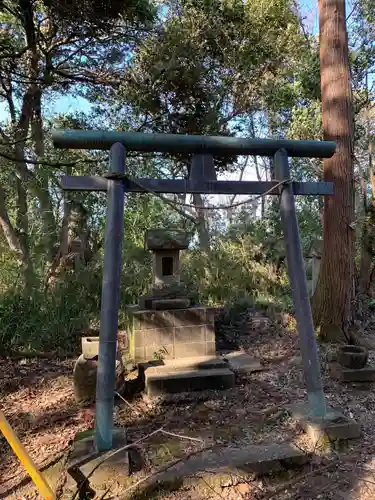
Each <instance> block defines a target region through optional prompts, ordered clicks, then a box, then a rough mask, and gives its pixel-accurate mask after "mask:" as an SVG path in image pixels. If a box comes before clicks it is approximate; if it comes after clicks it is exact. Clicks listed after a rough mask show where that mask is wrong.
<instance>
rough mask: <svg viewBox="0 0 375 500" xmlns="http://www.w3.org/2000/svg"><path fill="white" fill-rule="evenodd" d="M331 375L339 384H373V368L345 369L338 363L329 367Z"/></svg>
mask: <svg viewBox="0 0 375 500" xmlns="http://www.w3.org/2000/svg"><path fill="white" fill-rule="evenodd" d="M330 371H331V375H332V376H333V377H335V378H337V379H338V380H340V381H341V382H375V366H374V365H366V366H365V367H364V368H357V369H350V368H345V367H343V366H341V365H339V363H333V364H332V365H331V367H330Z"/></svg>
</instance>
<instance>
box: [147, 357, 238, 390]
mask: <svg viewBox="0 0 375 500" xmlns="http://www.w3.org/2000/svg"><path fill="white" fill-rule="evenodd" d="M140 371H141V376H142V377H143V378H144V384H145V387H146V392H147V395H148V396H159V395H162V394H176V393H180V392H194V391H204V390H208V389H212V390H224V389H230V388H232V387H234V385H235V377H234V373H233V372H232V371H231V370H229V369H228V368H227V365H226V363H225V362H224V361H223V360H221V359H219V358H215V357H213V358H209V357H203V358H202V357H197V358H189V359H184V360H170V361H167V360H166V362H165V364H159V365H158V366H155V364H154V363H144V364H142V365H140Z"/></svg>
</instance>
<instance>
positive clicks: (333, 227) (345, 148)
mask: <svg viewBox="0 0 375 500" xmlns="http://www.w3.org/2000/svg"><path fill="white" fill-rule="evenodd" d="M318 7H319V33H320V71H321V94H322V114H323V134H324V139H325V140H332V141H335V142H336V144H337V148H336V153H335V155H334V156H333V157H332V158H328V159H325V160H324V180H325V181H330V182H333V183H334V195H333V196H327V197H326V198H325V201H324V237H323V256H322V268H321V272H320V276H319V281H318V284H317V289H316V292H315V294H314V297H313V315H314V320H315V323H316V324H317V325H320V326H321V335H322V337H323V338H325V339H326V340H335V339H337V337H338V336H340V335H342V334H343V332H345V329H346V325H347V323H348V321H349V319H350V316H351V299H352V293H353V277H354V242H355V231H354V226H353V223H354V221H355V213H354V178H353V135H354V129H353V125H354V116H353V107H352V93H351V85H350V72H349V58H348V36H347V30H346V21H345V17H346V15H345V2H344V0H319V2H318Z"/></svg>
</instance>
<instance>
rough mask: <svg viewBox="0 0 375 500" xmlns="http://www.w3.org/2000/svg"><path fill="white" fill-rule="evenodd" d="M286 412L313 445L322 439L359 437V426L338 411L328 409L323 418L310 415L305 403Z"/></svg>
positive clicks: (292, 406)
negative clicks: (288, 412)
mask: <svg viewBox="0 0 375 500" xmlns="http://www.w3.org/2000/svg"><path fill="white" fill-rule="evenodd" d="M288 410H289V411H290V413H291V416H292V418H294V419H295V420H296V421H297V422H298V424H299V426H300V427H301V428H302V429H303V430H304V431H305V432H306V434H307V435H308V436H309V437H310V439H311V440H312V441H313V443H318V442H319V441H322V440H323V439H324V438H328V439H330V440H332V441H336V440H341V439H355V438H358V437H359V436H360V427H359V424H358V423H357V422H356V421H355V420H354V419H352V418H348V417H346V416H345V415H344V414H343V413H341V412H340V411H339V410H336V409H333V408H329V407H328V408H327V413H326V416H325V417H324V418H320V417H315V416H313V415H311V413H310V409H309V406H308V404H307V403H299V404H296V405H291V406H289V407H288Z"/></svg>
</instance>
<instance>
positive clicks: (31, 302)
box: [0, 269, 100, 355]
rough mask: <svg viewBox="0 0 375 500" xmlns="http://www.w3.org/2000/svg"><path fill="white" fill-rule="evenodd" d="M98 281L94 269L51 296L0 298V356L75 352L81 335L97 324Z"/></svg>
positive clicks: (7, 295) (34, 294)
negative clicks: (17, 352) (24, 351)
mask: <svg viewBox="0 0 375 500" xmlns="http://www.w3.org/2000/svg"><path fill="white" fill-rule="evenodd" d="M99 297H100V279H99V275H98V274H97V273H96V271H95V269H90V270H89V269H86V270H85V271H84V272H83V273H82V274H81V275H78V276H74V277H71V278H70V279H69V277H66V279H65V280H64V281H62V282H61V283H59V286H58V287H57V288H56V289H55V290H54V292H53V293H50V294H48V295H45V294H43V293H42V292H40V291H38V290H33V292H32V294H31V295H30V296H29V297H26V296H25V295H23V294H21V293H17V292H16V291H15V292H12V291H10V292H7V293H3V294H1V295H0V318H1V321H0V346H1V348H0V355H8V354H9V353H10V352H14V351H17V350H20V349H21V350H27V351H31V352H32V351H53V350H59V351H62V352H66V353H69V352H77V350H78V349H79V347H80V337H81V334H82V332H84V331H87V329H88V328H89V326H90V324H93V323H95V322H97V321H98V314H99V309H98V305H99Z"/></svg>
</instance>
